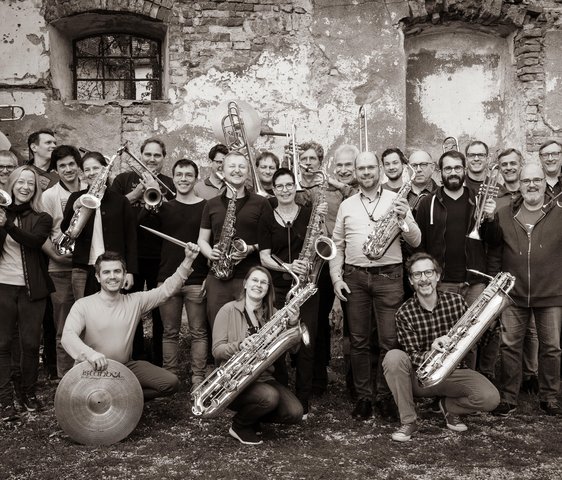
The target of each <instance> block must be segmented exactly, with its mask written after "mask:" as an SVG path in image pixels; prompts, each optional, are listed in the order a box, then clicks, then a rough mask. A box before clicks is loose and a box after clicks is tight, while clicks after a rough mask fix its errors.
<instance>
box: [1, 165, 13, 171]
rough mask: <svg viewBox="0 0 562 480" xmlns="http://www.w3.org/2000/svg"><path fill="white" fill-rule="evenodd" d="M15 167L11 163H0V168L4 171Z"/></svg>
mask: <svg viewBox="0 0 562 480" xmlns="http://www.w3.org/2000/svg"><path fill="white" fill-rule="evenodd" d="M15 168H16V167H14V166H13V165H0V170H6V172H13V171H14V170H15Z"/></svg>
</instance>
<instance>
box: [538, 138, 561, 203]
mask: <svg viewBox="0 0 562 480" xmlns="http://www.w3.org/2000/svg"><path fill="white" fill-rule="evenodd" d="M561 152H562V144H561V143H560V142H558V141H557V140H547V141H546V142H544V143H543V144H542V145H541V146H540V148H539V159H540V161H541V165H542V168H543V170H544V172H545V174H546V191H545V193H546V195H548V196H549V197H551V198H552V197H554V196H556V195H558V194H559V193H560V192H561V191H562V181H561V180H560V170H561V166H562V154H561Z"/></svg>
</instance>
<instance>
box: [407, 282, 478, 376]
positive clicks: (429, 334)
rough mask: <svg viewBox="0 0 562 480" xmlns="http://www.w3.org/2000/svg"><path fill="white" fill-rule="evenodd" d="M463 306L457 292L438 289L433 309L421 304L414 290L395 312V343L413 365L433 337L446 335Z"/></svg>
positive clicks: (419, 361)
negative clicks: (410, 296) (412, 294)
mask: <svg viewBox="0 0 562 480" xmlns="http://www.w3.org/2000/svg"><path fill="white" fill-rule="evenodd" d="M467 308H468V306H467V304H466V302H465V301H464V299H463V297H462V296H461V295H458V294H456V293H451V292H439V291H438V292H437V305H435V308H434V309H433V310H426V309H425V308H424V307H422V305H421V304H420V301H419V300H418V296H417V294H414V296H413V297H412V298H410V299H409V300H407V301H406V302H404V303H403V304H402V306H401V307H400V308H399V309H398V311H397V312H396V331H397V334H398V343H399V344H400V346H401V347H402V348H403V350H404V351H405V352H406V353H407V354H408V355H409V356H410V360H411V361H412V364H413V365H414V367H415V368H418V367H419V366H420V365H421V364H422V363H423V361H424V360H425V358H426V357H427V356H428V355H429V352H430V351H431V344H432V343H433V342H434V340H435V339H437V338H439V337H442V336H443V335H447V333H448V332H449V330H450V329H451V328H452V327H453V325H454V324H455V323H456V322H457V321H458V320H459V318H461V316H462V315H463V314H464V312H466V310H467Z"/></svg>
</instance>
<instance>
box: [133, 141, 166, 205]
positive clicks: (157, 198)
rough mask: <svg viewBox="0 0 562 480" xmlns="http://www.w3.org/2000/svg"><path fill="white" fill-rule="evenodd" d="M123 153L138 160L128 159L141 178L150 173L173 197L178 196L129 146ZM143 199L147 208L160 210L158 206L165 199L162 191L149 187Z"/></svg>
mask: <svg viewBox="0 0 562 480" xmlns="http://www.w3.org/2000/svg"><path fill="white" fill-rule="evenodd" d="M123 153H126V154H127V155H128V156H129V158H130V159H132V160H134V161H135V162H136V165H135V164H134V163H131V162H130V161H127V164H128V165H129V167H130V168H131V170H132V171H133V172H135V173H136V174H137V175H138V176H139V178H140V179H141V180H142V177H143V174H144V173H148V174H149V175H150V176H151V177H152V178H153V179H154V180H156V182H157V183H158V185H160V186H161V187H162V188H164V190H165V191H166V192H167V193H169V194H170V195H172V196H173V197H175V196H176V192H174V191H173V190H172V189H171V188H170V187H168V185H166V184H165V183H164V182H163V181H162V180H160V179H159V178H158V175H157V174H155V173H154V172H153V171H152V170H150V168H148V167H147V166H146V164H145V163H144V162H143V161H141V159H140V158H138V157H136V156H135V155H133V154H132V153H131V151H130V150H129V148H128V147H127V146H124V147H123ZM143 201H144V202H145V204H146V208H147V209H148V210H158V208H159V207H160V205H162V202H163V201H164V198H163V195H162V191H161V190H158V189H157V188H147V189H146V190H145V192H144V195H143Z"/></svg>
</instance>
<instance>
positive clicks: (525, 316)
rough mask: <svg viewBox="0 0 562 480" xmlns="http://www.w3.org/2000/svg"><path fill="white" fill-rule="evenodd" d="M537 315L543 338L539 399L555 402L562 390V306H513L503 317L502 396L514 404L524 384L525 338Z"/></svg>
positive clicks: (537, 326) (538, 329) (541, 341)
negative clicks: (532, 319)
mask: <svg viewBox="0 0 562 480" xmlns="http://www.w3.org/2000/svg"><path fill="white" fill-rule="evenodd" d="M533 314H534V316H535V325H536V328H537V336H538V339H539V399H540V400H541V401H543V402H550V401H555V400H556V399H557V397H558V392H559V391H560V331H561V329H562V307H516V306H511V307H509V308H507V310H505V311H504V312H503V314H502V318H501V324H502V343H501V346H500V352H501V360H502V362H501V363H502V367H501V386H502V391H501V393H502V398H503V400H505V401H506V402H508V403H511V404H513V405H517V397H518V394H519V387H520V385H521V377H522V356H523V341H524V339H525V335H526V333H527V328H528V326H529V322H530V321H531V316H532V315H533Z"/></svg>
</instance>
